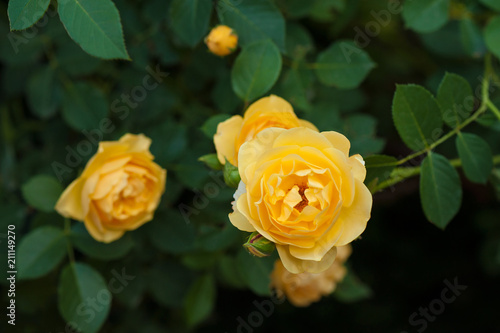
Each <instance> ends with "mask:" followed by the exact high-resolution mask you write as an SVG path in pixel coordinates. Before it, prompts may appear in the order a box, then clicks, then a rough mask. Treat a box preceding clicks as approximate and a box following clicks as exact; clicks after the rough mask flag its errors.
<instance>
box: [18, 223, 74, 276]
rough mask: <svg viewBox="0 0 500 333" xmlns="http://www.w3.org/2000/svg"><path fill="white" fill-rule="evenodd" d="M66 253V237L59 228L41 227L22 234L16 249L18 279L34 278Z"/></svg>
mask: <svg viewBox="0 0 500 333" xmlns="http://www.w3.org/2000/svg"><path fill="white" fill-rule="evenodd" d="M65 254H66V238H65V236H64V232H63V231H62V230H61V229H58V228H54V227H49V226H46V227H41V228H38V229H35V230H34V231H32V232H30V233H29V234H27V235H26V236H24V237H23V238H22V239H21V241H20V242H19V249H18V250H17V268H18V278H19V279H36V278H39V277H41V276H44V275H45V274H47V273H49V272H50V271H51V270H53V269H54V268H55V267H56V266H57V265H59V263H60V262H61V260H62V259H63V258H64V255H65Z"/></svg>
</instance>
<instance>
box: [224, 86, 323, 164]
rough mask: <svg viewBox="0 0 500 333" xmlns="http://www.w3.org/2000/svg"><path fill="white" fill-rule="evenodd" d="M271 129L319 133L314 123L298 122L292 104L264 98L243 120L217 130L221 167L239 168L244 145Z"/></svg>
mask: <svg viewBox="0 0 500 333" xmlns="http://www.w3.org/2000/svg"><path fill="white" fill-rule="evenodd" d="M270 127H280V128H294V127H308V128H311V129H314V130H316V131H317V130H318V129H317V128H316V127H315V126H314V125H313V124H311V123H310V122H308V121H306V120H301V119H299V118H297V116H296V115H295V112H293V108H292V106H291V105H290V103H288V102H287V101H285V100H284V99H283V98H281V97H278V96H275V95H271V96H269V97H263V98H261V99H259V100H258V101H256V102H254V103H252V105H250V107H249V108H248V109H247V110H246V111H245V114H244V116H243V117H241V116H233V117H231V118H229V119H228V120H226V121H223V122H221V123H220V124H219V125H218V126H217V133H216V134H215V135H214V143H215V149H216V150H217V157H218V158H219V161H220V163H222V164H224V163H225V162H226V159H227V160H228V161H229V162H230V163H231V164H232V165H235V166H238V161H237V157H238V152H239V150H240V147H241V145H242V144H243V143H245V142H246V141H248V140H251V139H253V138H254V137H255V136H256V135H257V134H258V133H259V132H260V131H262V130H264V129H266V128H270Z"/></svg>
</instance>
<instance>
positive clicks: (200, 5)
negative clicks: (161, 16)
mask: <svg viewBox="0 0 500 333" xmlns="http://www.w3.org/2000/svg"><path fill="white" fill-rule="evenodd" d="M212 6H213V4H212V2H211V1H206V0H174V1H173V2H172V4H171V5H170V12H169V15H170V21H171V22H172V28H173V29H174V31H175V33H176V34H177V35H178V36H179V37H180V38H181V39H182V41H183V42H185V43H186V44H188V45H189V46H191V47H194V46H195V45H196V44H198V42H199V41H200V40H201V39H202V38H203V36H205V35H206V34H207V30H208V23H209V21H210V16H211V15H212ZM165 42H166V41H165Z"/></svg>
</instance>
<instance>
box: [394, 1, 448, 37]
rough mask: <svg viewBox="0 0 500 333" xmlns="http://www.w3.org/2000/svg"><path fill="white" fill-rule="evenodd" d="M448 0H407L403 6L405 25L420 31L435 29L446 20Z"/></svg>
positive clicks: (425, 31)
mask: <svg viewBox="0 0 500 333" xmlns="http://www.w3.org/2000/svg"><path fill="white" fill-rule="evenodd" d="M449 8H450V0H418V1H407V2H405V4H404V6H403V20H404V21H405V24H406V27H408V28H410V29H412V30H415V31H417V32H420V33H427V32H432V31H436V30H438V29H439V28H441V27H442V26H443V25H445V24H446V22H448V12H449Z"/></svg>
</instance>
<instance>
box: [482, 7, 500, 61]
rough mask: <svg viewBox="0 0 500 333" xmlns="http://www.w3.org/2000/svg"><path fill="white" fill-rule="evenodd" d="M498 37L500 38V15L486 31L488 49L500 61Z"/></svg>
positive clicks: (491, 22)
mask: <svg viewBox="0 0 500 333" xmlns="http://www.w3.org/2000/svg"><path fill="white" fill-rule="evenodd" d="M498 36H500V15H497V16H495V17H494V18H493V19H492V20H491V21H490V22H489V23H488V25H487V26H486V29H485V30H484V39H485V41H486V46H488V49H489V50H490V51H491V52H493V54H494V55H495V56H496V57H497V58H499V59H500V43H499V42H498Z"/></svg>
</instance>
